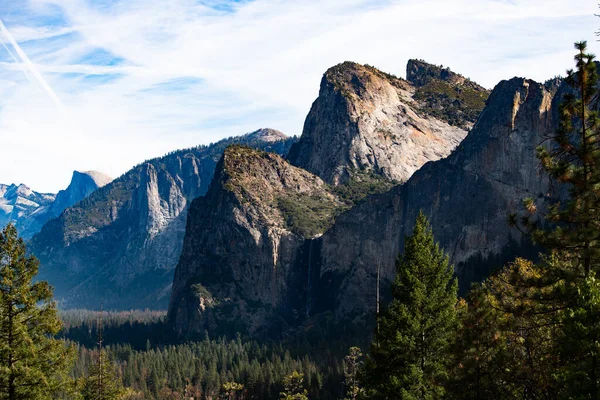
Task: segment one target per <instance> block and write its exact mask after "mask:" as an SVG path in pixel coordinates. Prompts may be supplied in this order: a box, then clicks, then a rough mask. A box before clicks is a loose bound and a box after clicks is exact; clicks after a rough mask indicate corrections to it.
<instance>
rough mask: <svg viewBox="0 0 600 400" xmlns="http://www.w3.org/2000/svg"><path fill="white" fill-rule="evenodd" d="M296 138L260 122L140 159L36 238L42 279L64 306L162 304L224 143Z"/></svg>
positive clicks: (277, 143)
mask: <svg viewBox="0 0 600 400" xmlns="http://www.w3.org/2000/svg"><path fill="white" fill-rule="evenodd" d="M293 141H294V139H293V138H292V139H289V138H287V137H286V136H285V135H284V134H282V133H281V132H279V131H275V130H272V129H261V130H258V131H256V132H253V133H250V134H247V135H244V136H240V137H235V138H230V139H225V140H222V141H220V142H218V143H215V144H212V145H210V146H199V147H196V148H191V149H186V150H180V151H175V152H173V153H171V154H168V155H166V156H164V157H159V158H155V159H152V160H148V161H145V162H143V163H141V164H140V165H138V166H136V167H134V168H133V169H131V170H130V171H128V172H127V173H125V174H124V175H122V176H121V177H119V178H117V179H115V180H114V181H112V182H111V183H109V184H107V185H106V186H104V187H102V188H101V189H99V190H97V191H95V192H94V193H93V194H92V195H91V196H89V197H87V198H86V199H84V200H83V201H81V202H79V203H77V204H75V205H74V206H72V207H70V208H67V209H66V210H65V211H64V212H63V213H62V214H61V215H60V216H59V217H58V218H56V219H54V220H51V221H49V222H48V223H47V224H46V225H44V227H43V228H42V230H41V232H40V233H38V234H37V235H35V236H34V237H33V238H32V240H31V245H30V250H31V252H32V253H33V254H34V255H35V256H37V257H38V258H39V259H40V261H41V268H40V275H39V277H40V279H46V280H48V281H49V282H50V284H52V285H53V286H54V287H55V297H56V298H57V300H58V301H59V302H60V304H61V306H62V307H65V308H75V307H76V308H90V309H97V308H99V307H100V306H101V305H103V306H104V307H105V308H111V309H131V308H136V307H139V308H146V307H150V308H165V307H166V306H167V304H168V300H169V295H170V291H171V283H172V278H173V270H174V268H175V266H176V264H177V260H178V258H179V254H180V251H181V244H182V242H183V235H184V231H185V219H186V216H187V209H188V206H189V203H190V202H191V201H192V199H194V198H196V197H198V196H201V195H203V194H205V193H206V191H207V189H208V185H209V182H210V180H211V178H212V176H213V173H214V169H215V165H216V163H217V161H218V160H219V158H220V157H221V154H222V152H223V150H224V149H225V147H227V146H228V145H230V144H233V143H243V144H247V145H250V146H255V147H259V148H262V149H266V150H270V151H276V152H280V153H286V152H287V150H288V149H289V146H290V145H291V143H292V142H293ZM67 197H68V196H67Z"/></svg>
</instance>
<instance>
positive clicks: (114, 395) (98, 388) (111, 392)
mask: <svg viewBox="0 0 600 400" xmlns="http://www.w3.org/2000/svg"><path fill="white" fill-rule="evenodd" d="M97 330H98V342H97V344H98V350H97V352H96V359H95V362H94V364H93V365H92V366H91V368H90V371H89V374H88V376H87V377H86V379H85V381H84V384H83V389H82V391H81V395H82V397H83V400H116V399H120V398H121V396H122V394H123V390H122V388H121V385H120V383H121V380H120V379H119V377H118V376H117V373H116V370H115V365H114V364H113V363H112V362H111V361H110V359H109V358H108V355H107V354H106V352H105V351H104V348H103V347H102V344H103V341H104V339H103V337H102V311H101V312H100V317H99V319H98V323H97Z"/></svg>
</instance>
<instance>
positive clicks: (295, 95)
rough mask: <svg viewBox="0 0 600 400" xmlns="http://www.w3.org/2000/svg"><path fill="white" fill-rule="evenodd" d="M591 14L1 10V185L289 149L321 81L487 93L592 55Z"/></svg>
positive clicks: (486, 6)
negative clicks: (429, 82) (259, 135)
mask: <svg viewBox="0 0 600 400" xmlns="http://www.w3.org/2000/svg"><path fill="white" fill-rule="evenodd" d="M596 12H598V9H597V5H596V3H595V2H593V1H590V0H521V1H519V0H514V1H505V0H477V1H474V0H420V1H417V0H398V1H393V0H383V1H381V0H380V1H374V0H295V1H275V0H268V1H266V0H264V1H263V0H255V1H251V0H242V1H220V0H207V1H195V0H170V1H165V0H160V1H159V0H10V1H1V0H0V21H1V22H2V26H3V27H5V29H3V30H2V29H0V42H1V43H2V44H3V46H0V159H1V160H2V165H3V167H2V168H0V182H2V183H21V182H22V183H26V184H27V185H29V186H31V187H32V188H33V189H34V190H39V191H57V190H59V189H61V188H64V187H65V186H66V185H67V184H68V181H69V179H70V176H71V172H72V171H73V170H74V169H78V170H87V169H96V170H100V171H103V172H105V173H108V174H109V175H112V176H114V177H116V176H118V175H120V174H121V173H123V172H125V171H126V170H127V169H129V168H130V167H131V166H133V165H135V164H137V163H139V162H140V161H142V160H144V159H148V158H152V157H155V156H159V155H162V154H164V153H166V152H168V151H170V150H174V149H177V148H183V147H190V146H193V145H197V144H202V143H209V142H214V141H216V140H218V139H220V138H222V137H226V136H232V135H238V134H242V133H245V132H249V131H253V130H256V129H258V128H262V127H271V128H275V129H279V130H281V131H283V132H285V133H287V134H289V135H294V134H300V133H301V132H302V125H303V122H304V118H305V116H306V114H307V112H308V110H309V109H310V105H311V103H312V101H314V99H315V98H316V96H317V93H318V89H319V81H320V79H321V76H322V74H323V72H324V71H325V70H326V69H327V68H328V67H330V66H332V65H335V64H337V63H339V62H342V61H345V60H351V61H356V62H360V63H368V64H371V65H374V66H376V67H378V68H381V69H383V70H385V71H387V72H391V73H394V74H396V75H399V76H404V71H405V65H406V61H407V60H408V59H409V58H422V59H425V60H427V61H429V62H432V63H435V64H443V65H445V66H450V67H451V68H452V69H453V70H455V71H457V72H460V73H462V74H463V75H466V76H468V77H470V78H471V79H474V80H476V81H477V82H479V83H481V84H482V85H484V86H486V87H489V88H492V87H493V86H494V85H495V84H496V83H497V82H498V81H500V80H502V79H508V78H511V77H513V76H524V77H528V78H532V79H536V80H545V79H548V78H551V77H553V76H555V75H559V74H563V73H564V70H565V69H567V68H569V67H571V65H572V55H573V50H572V44H573V42H575V41H578V40H588V41H589V42H590V49H591V50H592V51H596V52H597V51H598V48H599V46H598V43H597V42H595V36H594V31H595V30H596V29H597V28H598V27H600V19H598V18H597V17H594V13H596Z"/></svg>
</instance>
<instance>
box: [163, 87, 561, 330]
mask: <svg viewBox="0 0 600 400" xmlns="http://www.w3.org/2000/svg"><path fill="white" fill-rule="evenodd" d="M556 91H557V90H556V88H555V87H551V86H550V85H549V86H547V87H546V86H544V85H541V84H538V83H536V82H533V81H530V80H526V79H522V78H514V79H511V80H509V81H503V82H501V83H500V84H498V85H497V87H496V88H495V89H494V91H493V92H492V94H491V95H490V97H489V100H488V104H487V106H486V108H485V110H484V111H483V112H482V114H481V116H480V118H479V120H478V122H477V123H476V125H475V126H474V127H473V129H472V131H471V132H470V133H469V135H468V137H467V138H466V139H465V140H464V141H462V143H461V144H460V145H459V147H458V148H457V149H456V150H455V152H454V153H453V154H451V155H450V156H449V157H447V158H446V159H443V160H439V161H436V162H430V163H427V164H426V165H424V166H423V167H422V168H421V169H420V170H418V171H417V172H416V173H415V174H414V175H412V177H411V178H410V179H408V181H407V182H406V183H405V184H403V185H399V186H396V187H394V188H393V189H392V190H390V191H389V192H387V193H384V194H379V195H373V196H370V197H368V198H366V199H365V200H364V201H362V202H360V203H359V204H358V205H355V206H354V207H352V208H351V209H349V210H347V211H345V212H343V213H342V214H341V215H339V216H338V217H337V218H336V219H335V223H334V224H333V226H332V227H331V228H330V229H328V230H327V231H325V233H324V234H323V235H322V236H318V235H317V236H313V237H310V238H302V237H297V236H285V235H280V234H273V233H272V232H273V230H272V229H273V228H272V227H271V225H269V224H268V223H267V224H265V223H264V222H263V221H262V219H261V218H262V217H260V216H258V215H256V214H254V213H252V212H249V211H248V212H247V211H246V210H252V207H250V208H244V207H237V206H233V204H237V203H235V202H234V201H233V200H228V199H230V197H228V196H231V194H230V192H228V191H227V190H224V189H222V187H223V185H219V184H215V186H214V187H213V188H211V192H209V194H208V195H207V197H206V199H199V200H198V207H193V208H192V210H191V211H190V219H189V221H188V227H187V234H186V241H185V243H186V245H185V246H184V251H183V254H182V257H181V259H180V263H179V266H178V270H177V274H176V276H175V283H174V285H175V286H176V287H178V289H177V291H176V292H174V296H173V298H172V301H171V306H170V313H169V316H170V319H171V321H173V322H174V323H175V327H176V329H177V332H178V333H179V334H180V335H182V336H187V337H191V336H193V335H195V334H201V333H202V332H203V330H204V329H209V330H211V329H212V330H218V329H219V328H221V329H223V327H227V329H228V330H227V332H228V333H232V332H235V331H242V332H251V333H255V334H256V333H267V334H272V335H277V334H281V333H282V332H276V331H273V330H272V327H273V326H277V325H279V326H283V327H286V328H287V327H294V326H296V327H297V326H299V325H301V324H307V323H309V321H310V319H311V318H318V317H319V315H333V316H334V320H335V321H337V323H338V324H339V326H343V325H345V324H344V323H346V322H347V323H351V324H352V325H351V326H354V327H356V326H364V324H365V323H367V324H368V323H371V322H372V321H373V317H374V313H375V307H376V302H377V301H376V300H377V299H376V288H377V279H376V277H377V271H378V269H379V270H380V274H381V289H382V293H384V297H385V294H386V293H387V291H388V288H389V282H390V281H391V280H392V278H393V276H394V260H395V258H396V257H397V255H398V253H399V252H401V251H402V249H403V242H404V237H405V235H407V234H409V233H410V231H411V230H412V228H413V224H414V221H415V219H416V216H417V214H418V212H419V210H423V211H424V212H425V213H426V214H427V216H428V217H429V218H430V219H431V224H432V227H433V230H434V233H435V236H436V239H437V240H438V241H439V242H440V244H441V246H442V247H443V248H444V249H445V250H446V251H447V252H448V254H449V255H450V257H451V260H452V262H453V263H455V265H456V267H457V273H458V275H459V279H460V280H461V286H462V288H463V289H464V288H465V287H468V282H469V281H470V280H473V279H475V278H477V277H482V276H485V275H486V274H487V273H488V272H489V267H491V265H486V264H485V263H481V262H478V263H472V262H470V261H472V260H473V259H478V260H481V259H483V258H488V259H490V260H491V259H494V258H495V259H497V260H500V259H502V257H512V256H514V250H515V245H514V244H515V242H517V243H518V242H519V241H520V239H521V236H520V234H519V233H518V232H515V231H513V230H512V229H511V228H509V226H508V223H507V217H508V214H509V213H511V212H515V211H519V210H520V207H521V200H522V199H523V198H525V197H535V198H539V199H540V200H541V201H543V200H544V199H545V198H546V196H548V195H549V193H548V182H547V181H546V180H545V179H543V178H542V177H540V176H538V174H537V166H538V161H537V159H536V157H535V148H536V147H537V146H538V145H539V144H540V142H541V141H542V138H543V135H544V134H547V133H549V132H553V131H554V129H555V127H556V122H555V114H556V108H557V103H558V102H559V99H560V97H561V96H560V95H557V94H556ZM559 92H560V90H559ZM334 101H337V100H334ZM313 108H314V107H313ZM300 145H302V142H300ZM307 149H309V150H310V148H307ZM307 151H308V150H307ZM315 151H317V150H315ZM247 168H248V172H247V173H248V174H258V175H262V174H263V173H262V172H260V171H261V169H260V168H259V169H257V170H256V171H255V166H254V165H248V166H247ZM274 182H278V181H277V180H275V181H274ZM264 184H265V185H266V186H265V188H266V187H268V186H270V185H272V184H274V183H273V182H271V181H265V182H264ZM288 189H290V190H291V189H292V188H291V187H288ZM236 201H240V200H236ZM255 202H258V203H260V199H259V198H251V199H250V204H255ZM201 204H204V205H203V206H200V205H201ZM208 204H210V206H208ZM219 215H229V217H226V218H227V221H224V220H223V218H225V217H218V216H219ZM214 218H217V219H214ZM219 218H220V219H219ZM213 219H214V220H213ZM198 221H201V222H198ZM211 221H212V222H211ZM209 223H212V224H213V225H212V229H213V230H212V232H213V235H214V236H216V237H218V239H216V241H215V240H214V236H213V237H211V236H210V235H208V234H207V233H206V232H207V231H206V226H207V224H209ZM246 225H250V226H252V227H253V229H255V230H257V231H260V232H261V235H259V237H260V240H257V239H256V237H258V236H256V237H254V236H252V235H251V234H250V230H249V229H246V228H242V227H244V226H246ZM197 226H198V227H201V229H198V228H197ZM202 227H204V228H202ZM284 236H285V238H286V239H285V240H280V239H278V240H279V241H278V243H279V244H278V246H273V245H271V244H270V243H272V241H273V238H274V237H278V238H282V237H284ZM229 239H231V240H229ZM214 249H218V251H215V250H214ZM511 251H512V252H513V253H512V254H508V252H511ZM274 257H276V258H277V259H278V260H283V259H285V262H283V261H280V262H281V263H283V264H284V265H285V267H280V264H277V263H273V259H274ZM482 269H485V271H482ZM213 271H219V272H218V273H217V274H216V275H213ZM266 271H268V274H274V275H273V276H276V277H277V278H274V277H273V276H270V277H269V278H264V276H265V275H264V274H266V273H267V272H266ZM254 276H259V277H260V278H256V279H255V278H254ZM224 277H227V278H226V279H225V278H224ZM248 282H251V284H250V285H249V286H247V285H248ZM275 282H277V283H275ZM194 285H196V286H194ZM192 288H196V291H195V292H194V291H193V290H192ZM248 290H250V291H251V290H256V291H257V293H261V295H258V294H254V295H253V294H251V293H249V292H248ZM193 293H196V295H195V297H194V294H193ZM197 293H200V295H198V294H197ZM214 293H219V295H218V296H215V295H214ZM257 296H259V297H257ZM260 296H267V297H266V298H263V297H260ZM269 296H271V297H269ZM223 298H226V299H231V301H232V302H233V304H236V307H233V308H229V307H230V306H229V305H228V306H222V307H219V306H215V307H213V306H212V305H213V304H217V303H218V302H220V301H221V300H219V299H223ZM267 299H268V300H267ZM207 305H211V307H208V306H207ZM221 305H223V303H221ZM232 310H236V311H232ZM237 310H244V311H243V313H242V312H238V311H237ZM233 321H242V322H243V323H242V324H239V325H236V324H230V323H232V322H233ZM282 321H283V322H282ZM346 326H350V325H346ZM364 332H365V330H363V334H364ZM366 332H370V329H369V328H367V329H366Z"/></svg>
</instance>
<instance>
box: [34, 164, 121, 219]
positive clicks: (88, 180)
mask: <svg viewBox="0 0 600 400" xmlns="http://www.w3.org/2000/svg"><path fill="white" fill-rule="evenodd" d="M111 181H112V178H111V177H109V176H108V175H106V174H103V173H102V172H98V171H73V177H72V178H71V183H69V186H67V188H66V189H65V190H61V191H59V192H58V193H57V194H56V199H55V200H54V202H53V203H52V205H51V206H50V207H49V208H48V212H47V213H46V218H47V220H50V219H52V218H56V217H58V216H59V215H60V214H61V213H62V212H63V211H64V210H65V209H67V208H69V207H71V206H72V205H74V204H76V203H78V202H79V201H81V200H83V199H85V198H86V197H88V196H89V195H90V194H92V193H93V192H94V191H95V190H96V189H98V188H101V187H103V186H105V185H107V184H109V183H110V182H111Z"/></svg>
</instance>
